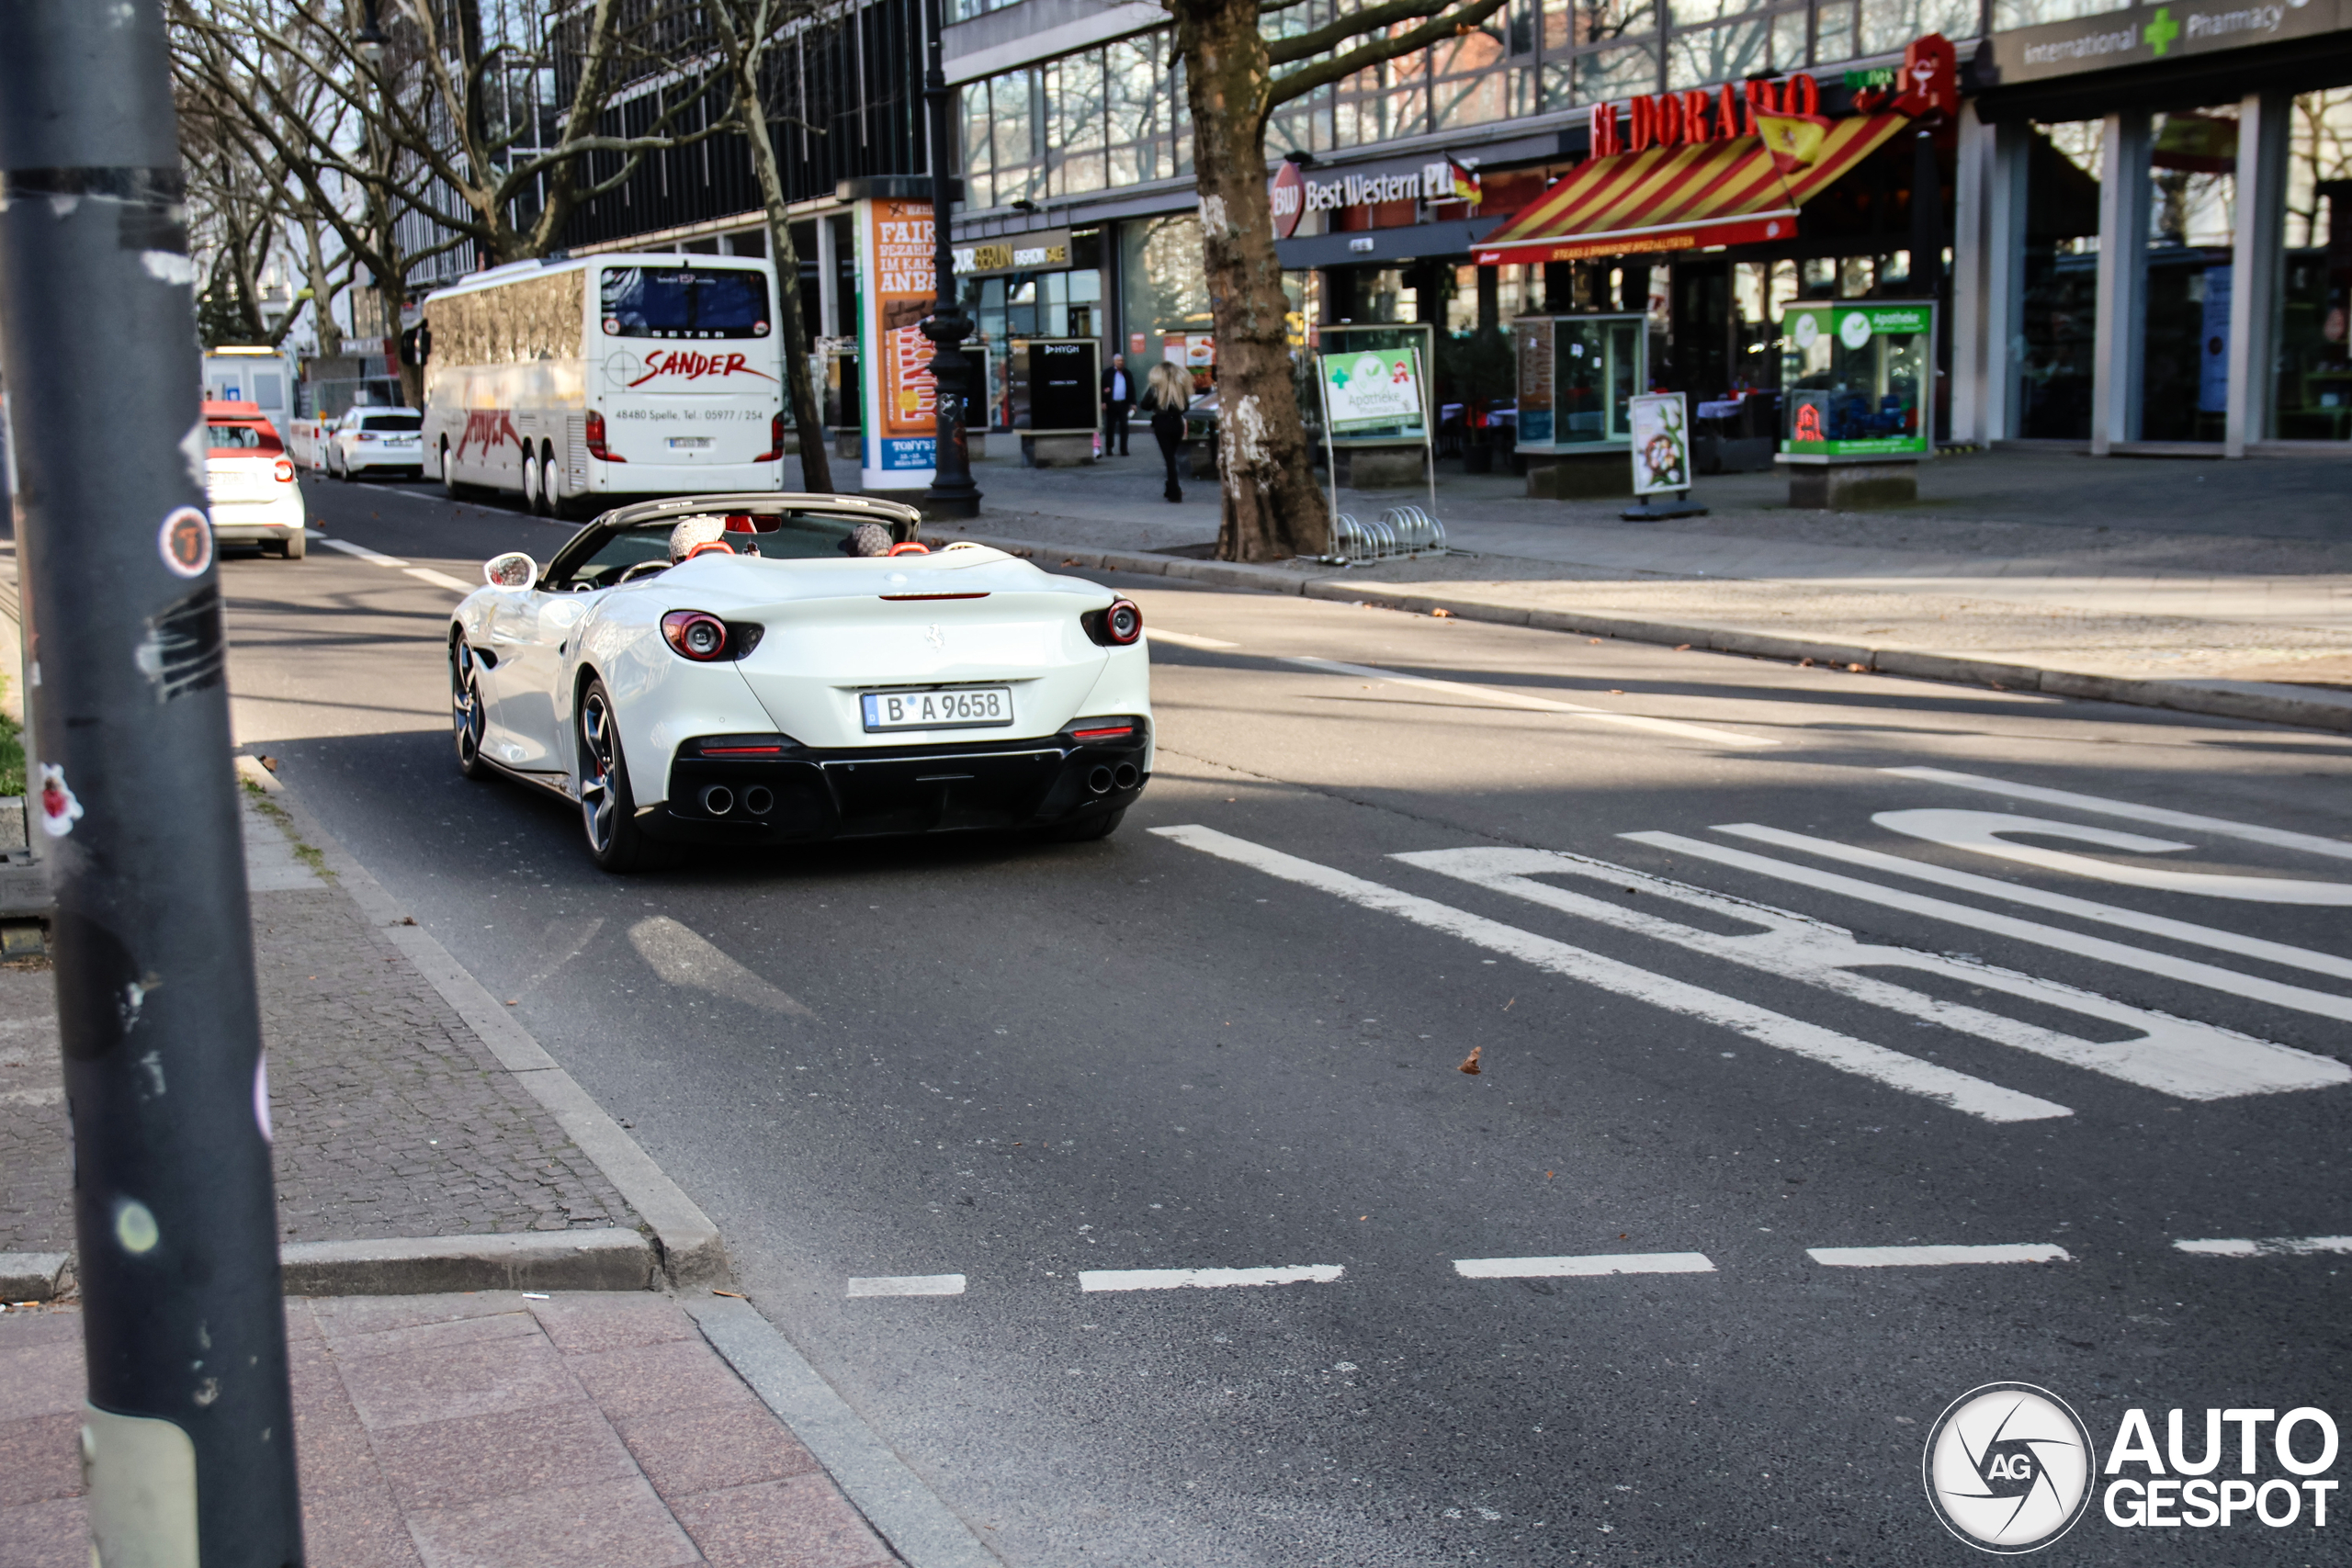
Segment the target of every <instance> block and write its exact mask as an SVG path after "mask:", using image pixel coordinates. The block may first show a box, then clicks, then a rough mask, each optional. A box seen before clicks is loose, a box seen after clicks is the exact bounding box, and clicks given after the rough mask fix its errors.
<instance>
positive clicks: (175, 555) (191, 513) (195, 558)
mask: <svg viewBox="0 0 2352 1568" xmlns="http://www.w3.org/2000/svg"><path fill="white" fill-rule="evenodd" d="M155 545H156V547H157V548H158V549H160V550H161V551H162V552H163V556H164V565H165V566H167V567H170V568H171V569H172V570H174V571H175V572H177V573H178V574H179V575H180V576H182V577H202V576H203V575H204V569H205V568H206V567H209V566H210V565H211V564H212V525H211V523H210V522H209V521H208V520H207V519H206V517H205V515H204V513H201V512H199V511H198V510H197V509H196V508H195V507H193V506H183V507H181V508H180V509H179V510H178V511H176V512H175V513H172V514H171V515H170V516H169V517H166V518H164V526H163V529H162V531H161V532H160V533H158V534H157V535H156V536H155Z"/></svg>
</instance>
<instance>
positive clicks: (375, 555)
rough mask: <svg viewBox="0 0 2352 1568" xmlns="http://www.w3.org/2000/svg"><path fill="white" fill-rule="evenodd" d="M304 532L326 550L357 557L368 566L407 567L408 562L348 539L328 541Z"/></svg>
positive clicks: (307, 531) (308, 531)
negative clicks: (338, 551) (339, 551)
mask: <svg viewBox="0 0 2352 1568" xmlns="http://www.w3.org/2000/svg"><path fill="white" fill-rule="evenodd" d="M304 532H306V533H310V535H311V537H312V538H314V539H316V540H318V542H319V543H321V544H322V545H324V546H325V547H327V548H329V549H331V550H341V551H342V552H343V553H344V554H345V555H347V556H357V557H358V558H360V559H361V560H364V561H366V562H367V563H368V565H370V566H406V565H408V562H406V561H404V560H402V559H401V558H399V557H398V556H388V555H386V554H384V552H383V551H381V550H371V549H369V548H368V547H367V546H365V545H355V544H353V543H352V542H351V541H350V540H348V539H330V538H328V537H327V536H325V535H324V534H319V533H313V532H311V530H308V529H305V530H304Z"/></svg>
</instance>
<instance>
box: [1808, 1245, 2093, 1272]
mask: <svg viewBox="0 0 2352 1568" xmlns="http://www.w3.org/2000/svg"><path fill="white" fill-rule="evenodd" d="M1804 1251H1805V1256H1806V1257H1807V1258H1812V1259H1813V1260H1814V1261H1815V1263H1818V1264H1821V1265H1822V1266H1823V1267H1825V1268H1829V1269H1932V1268H1939V1267H1941V1266H1943V1265H1945V1264H1949V1263H2072V1262H2073V1261H2074V1258H2072V1257H2071V1256H2070V1255H2069V1254H2068V1253H2067V1251H2066V1249H2065V1248H2064V1247H2052V1246H2051V1245H2050V1244H2049V1243H2048V1242H2040V1241H2034V1242H2013V1243H2004V1244H2001V1245H1997V1246H1988V1247H1806V1248H1805V1249H1804Z"/></svg>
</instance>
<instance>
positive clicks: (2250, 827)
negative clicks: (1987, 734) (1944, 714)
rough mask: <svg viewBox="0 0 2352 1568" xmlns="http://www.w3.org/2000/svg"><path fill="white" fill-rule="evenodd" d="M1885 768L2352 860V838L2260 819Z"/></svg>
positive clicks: (1940, 771)
mask: <svg viewBox="0 0 2352 1568" xmlns="http://www.w3.org/2000/svg"><path fill="white" fill-rule="evenodd" d="M1881 771H1882V772H1884V773H1894V774H1896V775H1898V776H1900V777H1903V778H1906V779H1926V780H1928V781H1929V782H1931V783H1934V784H1951V785H1953V786H1955V787H1957V788H1960V789H1973V790H1977V791H1981V792H1982V793H1984V794H1985V795H2007V796H2009V797H2011V798H2012V799H2016V800H2038V801H2040V802H2041V803H2042V804H2043V805H2044V806H2071V807H2074V808H2075V810H2077V811H2092V812H2097V813H2098V814H2099V815H2101V816H2105V817H2122V818H2129V819H2130V820H2131V821H2134V822H2153V823H2155V824H2156V825H2157V826H2159V827H2164V828H2187V829H2190V830H2191V831H2193V832H2200V833H2219V834H2221V835H2222V836H2223V837H2224V838H2231V839H2244V840H2246V841H2248V842H2249V843H2256V844H2274V845H2276V846H2278V848H2280V849H2284V850H2301V851H2302V852H2305V853H2306V854H2314V855H2330V856H2333V857H2334V858H2335V859H2337V860H2352V842H2347V841H2346V840H2343V839H2326V838H2322V837H2320V836H2319V835H2317V834H2315V833H2295V832H2290V831H2289V830H2287V829H2284V828H2265V827H2263V826H2262V825H2261V824H2259V823H2256V822H2233V821H2231V820H2230V819H2229V818H2226V817H2200V816H2199V815H2198V814H2197V813H2195V812H2193V811H2173V810H2169V809H2167V808H2165V807H2161V806H2139V805H2135V804H2133V803H2132V802H2131V801H2128V800H2109V799H2108V798H2107V797H2106V796H2105V795H2077V794H2076V793H2075V791H2073V790H2070V789H2045V788H2043V787H2042V786H2041V785H2040V784H2011V783H2010V782H2009V781H2007V779H1995V778H1987V777H1985V775H1984V774H1983V773H1954V772H1952V771H1951V769H1949V768H1886V769H1883V770H1881Z"/></svg>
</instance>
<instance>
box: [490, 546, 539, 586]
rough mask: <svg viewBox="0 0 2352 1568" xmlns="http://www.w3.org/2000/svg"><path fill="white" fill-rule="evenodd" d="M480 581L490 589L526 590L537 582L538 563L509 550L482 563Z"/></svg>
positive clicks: (519, 551) (518, 552)
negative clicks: (485, 583)
mask: <svg viewBox="0 0 2352 1568" xmlns="http://www.w3.org/2000/svg"><path fill="white" fill-rule="evenodd" d="M481 580H482V581H484V582H487V583H489V584H490V585H491V586H492V588H528V587H529V586H531V584H533V583H534V582H537V581H538V580H539V563H538V562H537V561H535V560H533V559H532V558H530V557H529V556H526V555H525V554H524V553H523V552H522V551H521V550H509V551H507V552H506V553H505V554H504V555H503V556H492V557H491V558H490V559H488V560H486V561H484V562H483V563H482V568H481Z"/></svg>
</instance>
